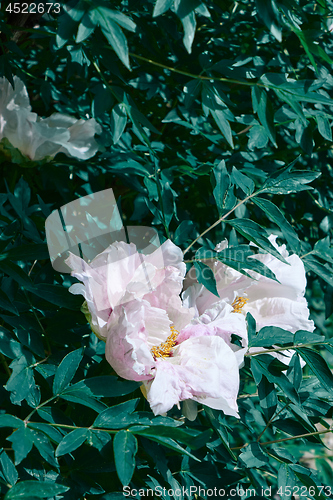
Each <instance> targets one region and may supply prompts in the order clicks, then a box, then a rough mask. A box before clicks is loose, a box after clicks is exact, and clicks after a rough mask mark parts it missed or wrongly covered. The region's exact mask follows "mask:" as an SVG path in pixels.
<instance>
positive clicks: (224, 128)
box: [211, 109, 234, 148]
mask: <svg viewBox="0 0 333 500" xmlns="http://www.w3.org/2000/svg"><path fill="white" fill-rule="evenodd" d="M211 115H212V117H213V118H214V120H215V123H216V125H217V126H218V128H219V129H220V130H221V132H222V135H223V136H224V137H225V139H226V140H227V142H228V144H229V145H230V146H231V147H232V148H234V141H233V138H232V130H231V127H230V123H229V122H228V120H227V118H226V114H225V113H224V111H222V110H221V109H215V110H211Z"/></svg>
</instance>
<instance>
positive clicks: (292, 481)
mask: <svg viewBox="0 0 333 500" xmlns="http://www.w3.org/2000/svg"><path fill="white" fill-rule="evenodd" d="M296 483H297V477H296V475H295V473H294V472H293V470H292V469H291V468H290V467H289V465H288V464H281V465H280V467H279V472H278V488H281V491H283V498H284V499H285V500H290V498H291V497H292V494H293V487H294V486H295V485H296ZM287 486H288V489H287V488H286V487H287Z"/></svg>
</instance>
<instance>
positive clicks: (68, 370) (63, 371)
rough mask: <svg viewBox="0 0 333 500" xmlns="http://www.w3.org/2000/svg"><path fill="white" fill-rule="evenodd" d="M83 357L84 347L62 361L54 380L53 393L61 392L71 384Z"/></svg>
mask: <svg viewBox="0 0 333 500" xmlns="http://www.w3.org/2000/svg"><path fill="white" fill-rule="evenodd" d="M82 357H83V349H82V348H80V349H77V350H76V351H73V352H70V353H69V354H67V356H65V357H64V359H63V360H62V361H61V363H60V365H59V367H58V369H57V371H56V374H55V376H54V380H53V394H55V395H56V394H60V393H61V392H63V390H64V389H66V387H68V386H69V384H70V382H71V380H72V378H73V377H74V375H75V373H76V370H77V369H78V367H79V364H80V362H81V359H82Z"/></svg>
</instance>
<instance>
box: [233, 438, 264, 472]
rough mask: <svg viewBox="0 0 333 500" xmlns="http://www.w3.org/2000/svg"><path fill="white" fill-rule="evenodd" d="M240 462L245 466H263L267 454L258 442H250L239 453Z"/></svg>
mask: <svg viewBox="0 0 333 500" xmlns="http://www.w3.org/2000/svg"><path fill="white" fill-rule="evenodd" d="M239 461H240V463H241V464H242V465H243V466H245V467H247V468H252V467H255V468H260V467H265V466H266V465H267V464H268V462H269V458H268V456H267V455H266V454H265V453H264V452H263V449H262V448H261V446H260V445H259V443H250V444H249V445H247V446H246V447H245V448H244V449H243V450H242V452H241V454H240V455H239Z"/></svg>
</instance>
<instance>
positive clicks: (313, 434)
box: [230, 427, 333, 450]
mask: <svg viewBox="0 0 333 500" xmlns="http://www.w3.org/2000/svg"><path fill="white" fill-rule="evenodd" d="M328 432H333V427H330V428H329V429H325V430H324V431H317V432H307V433H306V434H298V435H297V436H290V437H286V438H281V439H273V440H272V441H264V442H263V443H260V442H259V443H258V444H260V446H268V445H269V444H275V443H283V442H284V441H291V440H293V439H301V438H304V437H309V436H318V435H319V434H327V433H328ZM248 444H249V443H245V444H243V445H242V446H234V447H233V448H230V449H231V450H241V449H242V448H244V447H245V446H248Z"/></svg>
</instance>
